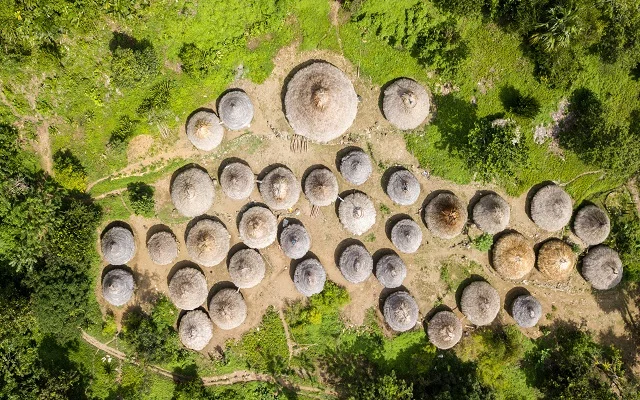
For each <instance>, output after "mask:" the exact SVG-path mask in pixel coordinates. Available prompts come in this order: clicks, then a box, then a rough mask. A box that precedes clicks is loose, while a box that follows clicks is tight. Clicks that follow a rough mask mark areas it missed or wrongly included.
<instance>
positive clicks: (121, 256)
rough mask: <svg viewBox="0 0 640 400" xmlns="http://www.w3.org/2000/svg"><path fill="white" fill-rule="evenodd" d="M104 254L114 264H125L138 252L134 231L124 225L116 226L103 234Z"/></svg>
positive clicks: (101, 245) (101, 244) (102, 246)
mask: <svg viewBox="0 0 640 400" xmlns="http://www.w3.org/2000/svg"><path fill="white" fill-rule="evenodd" d="M100 247H101V248H102V256H103V257H104V259H105V260H106V261H107V262H108V263H109V264H112V265H124V264H126V263H128V262H129V261H131V259H132V258H133V256H134V255H135V254H136V242H135V240H134V239H133V233H131V231H130V230H129V229H127V228H124V227H122V226H114V227H112V228H110V229H109V230H108V231H106V232H105V233H104V234H103V235H102V240H101V242H100Z"/></svg>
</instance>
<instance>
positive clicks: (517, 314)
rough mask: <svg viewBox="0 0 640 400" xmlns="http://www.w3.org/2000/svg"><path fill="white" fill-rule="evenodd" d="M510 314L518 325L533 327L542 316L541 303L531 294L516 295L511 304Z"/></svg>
mask: <svg viewBox="0 0 640 400" xmlns="http://www.w3.org/2000/svg"><path fill="white" fill-rule="evenodd" d="M511 315H512V316H513V319H514V320H515V321H516V323H517V324H518V325H519V326H521V327H523V328H531V327H534V326H536V324H537V323H538V321H539V320H540V317H541V316H542V304H540V302H539V301H538V299H536V298H535V297H533V296H531V295H523V296H518V297H516V299H515V300H514V301H513V304H512V305H511Z"/></svg>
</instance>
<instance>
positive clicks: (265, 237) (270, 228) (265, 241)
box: [238, 206, 278, 249]
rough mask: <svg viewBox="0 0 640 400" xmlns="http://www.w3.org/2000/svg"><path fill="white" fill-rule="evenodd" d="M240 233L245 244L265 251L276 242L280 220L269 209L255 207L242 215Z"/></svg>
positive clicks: (239, 226)
mask: <svg viewBox="0 0 640 400" xmlns="http://www.w3.org/2000/svg"><path fill="white" fill-rule="evenodd" d="M238 231H239V233H240V239H241V240H242V241H243V242H244V244H246V245H247V246H249V247H251V248H252V249H263V248H265V247H267V246H269V245H270V244H271V243H273V242H274V241H275V240H276V236H277V233H278V220H277V219H276V216H275V215H273V213H272V212H271V210H269V209H268V208H265V207H260V206H253V207H251V208H249V209H247V210H246V211H245V212H244V213H242V218H240V223H239V224H238Z"/></svg>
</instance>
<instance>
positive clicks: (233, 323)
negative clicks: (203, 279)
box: [209, 289, 247, 330]
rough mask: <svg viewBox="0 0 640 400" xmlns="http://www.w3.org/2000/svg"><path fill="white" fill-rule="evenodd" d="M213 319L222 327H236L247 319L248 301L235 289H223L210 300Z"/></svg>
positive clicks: (225, 328)
mask: <svg viewBox="0 0 640 400" xmlns="http://www.w3.org/2000/svg"><path fill="white" fill-rule="evenodd" d="M209 314H210V315H211V321H213V323H214V324H216V326H217V327H218V328H220V329H224V330H229V329H235V328H237V327H239V326H240V325H242V323H243V322H244V320H245V319H247V303H245V301H244V299H243V298H242V294H240V292H239V291H238V290H235V289H222V290H220V291H219V292H218V293H216V294H215V295H214V296H213V297H212V298H211V301H210V302H209Z"/></svg>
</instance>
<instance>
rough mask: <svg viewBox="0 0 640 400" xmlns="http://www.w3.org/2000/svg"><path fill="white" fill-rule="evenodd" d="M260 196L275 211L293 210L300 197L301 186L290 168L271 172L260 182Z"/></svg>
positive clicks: (279, 168)
mask: <svg viewBox="0 0 640 400" xmlns="http://www.w3.org/2000/svg"><path fill="white" fill-rule="evenodd" d="M260 194H261V195H262V198H263V199H264V202H265V203H266V204H267V205H268V206H269V207H271V208H272V209H274V210H286V209H289V208H292V207H293V206H294V205H295V204H296V203H297V202H298V198H299V197H300V185H299V184H298V180H297V179H296V176H295V175H294V174H293V172H291V171H290V170H289V169H288V168H285V167H277V168H275V169H273V170H271V171H270V172H269V173H268V174H267V175H266V176H265V177H264V179H263V180H262V182H260Z"/></svg>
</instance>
